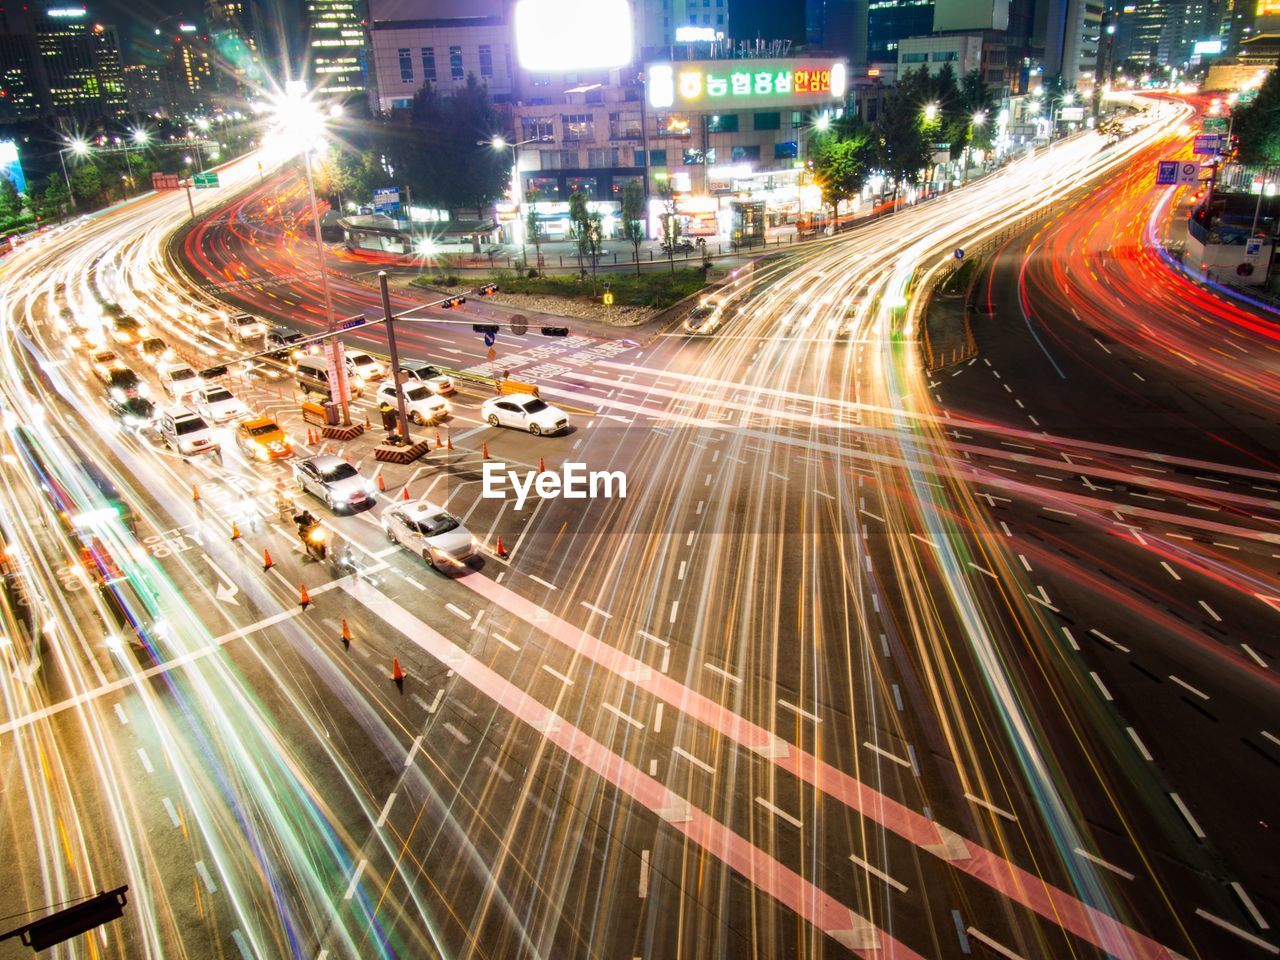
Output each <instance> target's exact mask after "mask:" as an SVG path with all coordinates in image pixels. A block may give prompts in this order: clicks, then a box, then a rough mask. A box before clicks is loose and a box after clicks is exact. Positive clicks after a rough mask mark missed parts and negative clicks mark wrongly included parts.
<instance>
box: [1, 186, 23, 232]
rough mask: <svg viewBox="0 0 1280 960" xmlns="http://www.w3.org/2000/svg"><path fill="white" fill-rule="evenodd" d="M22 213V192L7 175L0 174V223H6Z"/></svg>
mask: <svg viewBox="0 0 1280 960" xmlns="http://www.w3.org/2000/svg"><path fill="white" fill-rule="evenodd" d="M21 213H22V194H20V193H19V192H18V188H17V187H15V186H14V185H13V181H12V180H10V179H9V178H8V177H5V176H0V223H3V224H5V225H8V223H9V221H11V220H13V219H15V218H16V217H17V216H18V215H19V214H21Z"/></svg>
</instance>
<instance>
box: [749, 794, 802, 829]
mask: <svg viewBox="0 0 1280 960" xmlns="http://www.w3.org/2000/svg"><path fill="white" fill-rule="evenodd" d="M756 803H758V804H760V806H762V807H764V808H765V809H766V810H768V811H769V812H770V813H772V814H773V815H774V816H775V817H781V818H782V819H783V820H785V821H787V823H789V824H791V825H792V826H793V827H795V828H796V829H797V830H803V829H804V824H803V823H801V822H800V821H799V820H797V819H796V818H795V817H793V816H792V815H791V814H789V813H787V811H785V810H783V809H782V808H781V807H775V806H774V805H773V804H772V803H770V802H769V801H768V800H766V799H765V798H764V797H756Z"/></svg>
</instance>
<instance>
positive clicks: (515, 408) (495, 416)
mask: <svg viewBox="0 0 1280 960" xmlns="http://www.w3.org/2000/svg"><path fill="white" fill-rule="evenodd" d="M480 415H481V416H482V417H483V418H484V419H485V421H486V422H488V424H489V426H491V427H514V428H515V429H517V430H528V431H529V432H530V433H532V434H533V435H534V436H535V437H536V436H541V435H542V434H547V433H558V432H559V431H561V430H565V429H567V428H568V426H569V415H568V414H567V413H565V412H564V411H563V410H561V409H560V408H559V407H553V406H552V405H551V404H549V403H547V402H546V401H545V400H540V399H539V398H538V397H535V396H533V395H532V394H517V393H509V394H507V395H506V396H502V397H490V398H489V399H488V400H486V401H485V402H484V404H483V406H481V408H480Z"/></svg>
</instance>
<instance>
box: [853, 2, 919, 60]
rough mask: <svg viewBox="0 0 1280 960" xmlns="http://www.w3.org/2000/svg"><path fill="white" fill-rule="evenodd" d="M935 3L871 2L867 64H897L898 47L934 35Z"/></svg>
mask: <svg viewBox="0 0 1280 960" xmlns="http://www.w3.org/2000/svg"><path fill="white" fill-rule="evenodd" d="M933 7H934V0H870V2H869V3H868V4H867V62H868V63H896V62H897V59H898V44H899V43H900V42H901V41H903V40H905V39H906V38H907V37H923V36H926V35H927V34H929V33H932V32H933Z"/></svg>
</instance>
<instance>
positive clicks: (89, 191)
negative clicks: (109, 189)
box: [71, 163, 102, 209]
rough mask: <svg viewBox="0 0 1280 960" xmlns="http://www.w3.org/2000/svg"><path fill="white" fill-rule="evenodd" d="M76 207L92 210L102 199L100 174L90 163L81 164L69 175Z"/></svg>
mask: <svg viewBox="0 0 1280 960" xmlns="http://www.w3.org/2000/svg"><path fill="white" fill-rule="evenodd" d="M71 191H72V193H74V194H75V198H76V206H79V207H83V208H85V209H93V208H94V207H95V206H97V205H98V202H99V201H100V200H101V198H102V173H101V172H100V171H99V170H98V168H97V166H96V165H94V164H92V163H82V164H81V165H80V166H78V167H76V168H75V170H73V171H72V173H71Z"/></svg>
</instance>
